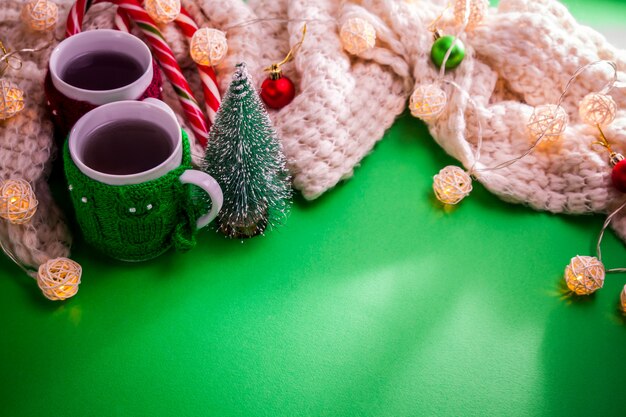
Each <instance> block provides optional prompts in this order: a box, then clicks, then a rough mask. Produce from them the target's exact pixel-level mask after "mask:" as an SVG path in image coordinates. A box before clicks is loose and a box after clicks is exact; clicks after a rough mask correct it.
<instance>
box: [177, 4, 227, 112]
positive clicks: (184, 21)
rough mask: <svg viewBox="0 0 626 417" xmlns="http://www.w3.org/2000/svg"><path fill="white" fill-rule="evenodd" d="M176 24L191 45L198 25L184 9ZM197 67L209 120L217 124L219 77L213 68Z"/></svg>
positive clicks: (182, 8)
mask: <svg viewBox="0 0 626 417" xmlns="http://www.w3.org/2000/svg"><path fill="white" fill-rule="evenodd" d="M176 24H177V25H178V27H179V28H180V30H181V31H182V32H183V35H185V37H186V38H187V41H188V42H189V44H191V38H192V37H193V34H194V33H196V30H198V25H197V24H196V22H195V21H194V20H193V18H192V17H191V15H190V14H189V12H187V10H186V9H185V8H184V7H181V9H180V14H179V15H178V17H177V18H176ZM197 67H198V72H199V73H200V80H202V89H203V91H204V101H205V103H206V111H207V114H208V115H209V120H210V121H211V123H213V122H215V114H216V113H217V109H218V107H219V106H220V101H221V100H220V92H219V89H218V88H217V77H216V76H215V71H213V67H210V66H207V65H200V64H198V65H197Z"/></svg>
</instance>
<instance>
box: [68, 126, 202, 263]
mask: <svg viewBox="0 0 626 417" xmlns="http://www.w3.org/2000/svg"><path fill="white" fill-rule="evenodd" d="M182 140H183V160H182V164H181V165H180V166H179V167H178V168H176V169H174V170H172V171H170V172H168V173H167V174H165V175H163V176H162V177H160V178H157V179H154V180H151V181H147V182H144V183H141V184H131V185H122V186H117V185H108V184H103V183H101V182H98V181H96V180H93V179H92V178H90V177H88V176H87V175H85V174H83V173H82V172H81V171H80V170H79V169H78V167H77V166H76V165H75V164H74V161H73V160H72V157H71V156H70V151H69V141H68V140H66V141H65V146H64V150H63V157H64V167H65V176H66V178H67V181H68V186H69V187H68V188H69V190H70V197H71V200H72V203H73V205H74V209H75V212H76V218H77V220H78V224H79V226H80V228H81V230H82V232H83V235H84V237H85V240H86V241H87V242H88V243H89V244H91V245H93V246H94V247H96V248H98V249H99V250H101V251H102V252H103V253H105V254H106V255H109V256H111V257H113V258H116V259H121V260H125V261H144V260H148V259H152V258H155V257H157V256H159V255H160V254H162V253H163V252H165V251H166V250H167V249H169V248H170V247H171V246H174V247H175V248H176V249H177V250H179V251H187V250H189V249H191V248H193V247H194V246H195V243H196V241H195V238H196V234H197V229H196V220H197V219H198V217H199V214H200V211H201V209H202V208H204V207H201V206H202V204H201V203H199V202H197V201H195V199H194V198H193V192H192V187H194V186H193V185H191V184H183V183H181V182H180V180H179V177H180V176H181V175H182V174H183V173H184V172H185V171H186V170H188V169H192V166H191V153H190V149H189V141H188V138H187V134H186V133H185V131H183V134H182Z"/></svg>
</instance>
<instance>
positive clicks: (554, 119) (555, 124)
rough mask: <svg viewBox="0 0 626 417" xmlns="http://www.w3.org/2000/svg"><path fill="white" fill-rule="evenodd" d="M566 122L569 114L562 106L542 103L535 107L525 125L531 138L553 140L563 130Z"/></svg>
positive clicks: (559, 135) (558, 136)
mask: <svg viewBox="0 0 626 417" xmlns="http://www.w3.org/2000/svg"><path fill="white" fill-rule="evenodd" d="M568 123H569V116H568V115H567V112H566V111H565V109H564V108H563V107H561V106H557V105H556V104H544V105H541V106H537V107H535V110H534V111H533V114H532V116H531V117H530V120H529V121H528V125H527V126H528V132H529V133H530V137H531V138H532V140H537V139H539V138H541V140H542V141H555V140H558V139H559V138H560V137H561V135H562V134H563V132H565V129H566V128H567V125H568Z"/></svg>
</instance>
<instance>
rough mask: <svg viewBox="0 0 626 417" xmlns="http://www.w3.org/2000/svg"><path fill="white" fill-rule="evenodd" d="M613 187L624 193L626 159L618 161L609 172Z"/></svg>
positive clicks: (625, 190)
mask: <svg viewBox="0 0 626 417" xmlns="http://www.w3.org/2000/svg"><path fill="white" fill-rule="evenodd" d="M611 181H612V182H613V186H614V187H615V188H617V189H618V190H620V191H621V192H623V193H626V159H624V160H621V161H619V162H618V163H617V164H615V166H614V167H613V170H612V171H611Z"/></svg>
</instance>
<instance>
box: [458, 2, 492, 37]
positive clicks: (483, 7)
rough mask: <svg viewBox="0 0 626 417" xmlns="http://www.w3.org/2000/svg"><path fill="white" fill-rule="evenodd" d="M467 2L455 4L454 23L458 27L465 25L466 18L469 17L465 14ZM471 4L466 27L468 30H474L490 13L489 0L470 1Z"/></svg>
mask: <svg viewBox="0 0 626 417" xmlns="http://www.w3.org/2000/svg"><path fill="white" fill-rule="evenodd" d="M465 1H466V0H456V1H455V2H454V22H455V23H456V24H457V25H458V26H461V25H462V24H463V22H464V21H465V16H467V14H466V13H465V10H466V9H465V6H466V4H465ZM469 3H470V4H469V16H468V19H467V26H466V27H465V29H466V30H472V29H474V28H475V27H476V26H478V25H480V24H481V23H482V21H483V20H484V19H485V16H487V12H488V11H489V0H470V1H469Z"/></svg>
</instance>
